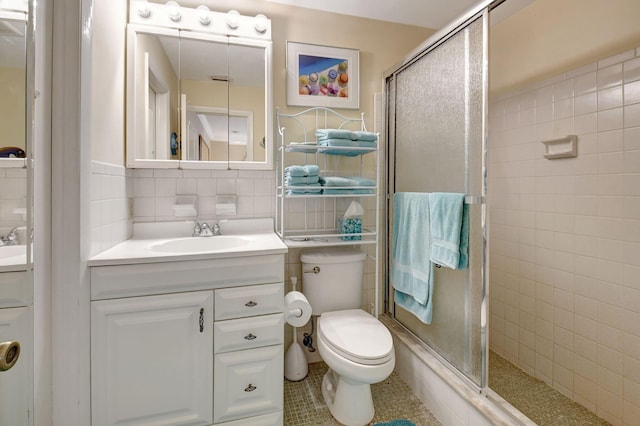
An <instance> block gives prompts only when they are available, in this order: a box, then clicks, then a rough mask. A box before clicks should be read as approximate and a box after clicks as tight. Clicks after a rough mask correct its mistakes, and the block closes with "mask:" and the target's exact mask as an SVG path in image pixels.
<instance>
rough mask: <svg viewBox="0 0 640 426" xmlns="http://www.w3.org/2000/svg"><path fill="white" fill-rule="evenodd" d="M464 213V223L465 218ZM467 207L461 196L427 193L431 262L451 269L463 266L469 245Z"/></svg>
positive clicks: (465, 263) (464, 265)
mask: <svg viewBox="0 0 640 426" xmlns="http://www.w3.org/2000/svg"><path fill="white" fill-rule="evenodd" d="M465 211H466V220H464V219H465ZM468 216H469V213H468V206H467V207H466V208H465V204H464V194H456V193H447V192H433V193H431V194H429V218H430V222H431V250H430V256H429V258H430V259H431V261H432V262H433V263H437V264H439V265H442V266H447V267H449V268H451V269H463V268H466V267H467V260H468V255H467V248H468V246H469V224H468V222H469V220H468Z"/></svg>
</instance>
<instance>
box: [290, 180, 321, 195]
mask: <svg viewBox="0 0 640 426" xmlns="http://www.w3.org/2000/svg"><path fill="white" fill-rule="evenodd" d="M320 193H322V187H321V186H320V184H319V183H311V184H308V185H293V186H291V187H289V189H287V195H303V194H320Z"/></svg>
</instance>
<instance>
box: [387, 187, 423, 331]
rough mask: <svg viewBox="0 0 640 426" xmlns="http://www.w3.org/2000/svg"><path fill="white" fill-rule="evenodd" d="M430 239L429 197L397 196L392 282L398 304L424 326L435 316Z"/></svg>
mask: <svg viewBox="0 0 640 426" xmlns="http://www.w3.org/2000/svg"><path fill="white" fill-rule="evenodd" d="M430 240H431V238H430V223H429V194H426V193H416V192H398V193H396V194H395V195H394V198H393V241H392V242H393V246H392V262H391V283H392V284H393V287H394V294H395V301H396V303H398V304H399V305H400V306H402V307H403V308H405V309H406V310H408V311H409V312H411V313H413V314H414V315H415V316H416V317H417V318H418V319H420V321H422V322H424V323H425V324H430V323H431V317H432V295H433V263H432V262H431V261H430V260H429V250H430ZM398 293H401V294H398Z"/></svg>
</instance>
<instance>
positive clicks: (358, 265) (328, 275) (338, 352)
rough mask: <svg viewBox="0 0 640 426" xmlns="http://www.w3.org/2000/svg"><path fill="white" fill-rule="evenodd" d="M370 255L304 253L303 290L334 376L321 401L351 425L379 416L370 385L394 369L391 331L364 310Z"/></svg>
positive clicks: (336, 251) (337, 250) (326, 378)
mask: <svg viewBox="0 0 640 426" xmlns="http://www.w3.org/2000/svg"><path fill="white" fill-rule="evenodd" d="M365 257H366V256H365V254H364V253H362V252H361V251H359V250H357V249H352V248H324V249H318V250H309V251H304V252H302V254H301V255H300V260H301V262H302V272H303V279H302V290H303V293H304V295H305V296H306V297H307V299H308V300H309V303H310V304H311V309H312V311H313V314H314V315H320V318H319V319H318V327H317V331H318V338H317V343H318V349H319V351H320V356H321V357H322V359H323V361H324V362H325V363H326V364H327V365H328V366H329V371H327V373H326V374H325V375H324V377H323V379H322V396H323V398H324V401H325V403H326V404H327V406H328V407H329V411H330V412H331V415H332V416H333V417H334V418H335V419H336V420H337V421H339V422H340V423H342V424H345V425H348V426H363V425H366V424H368V423H369V422H370V421H371V419H373V415H374V407H373V399H372V398H371V384H373V383H378V382H381V381H382V380H384V379H386V378H387V377H389V375H390V374H391V372H392V371H393V368H394V367H395V354H394V351H393V339H392V338H391V333H389V330H387V328H386V327H385V326H384V325H383V324H382V323H381V322H380V321H378V320H377V319H376V318H375V317H374V316H372V315H370V314H368V313H367V312H365V311H363V310H362V309H360V307H361V306H362V278H363V269H364V260H365Z"/></svg>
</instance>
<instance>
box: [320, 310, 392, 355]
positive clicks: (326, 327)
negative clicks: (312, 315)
mask: <svg viewBox="0 0 640 426" xmlns="http://www.w3.org/2000/svg"><path fill="white" fill-rule="evenodd" d="M318 334H319V335H320V338H322V339H323V340H324V342H325V343H326V344H327V346H329V347H330V348H331V349H333V350H334V351H335V352H337V353H339V354H340V355H342V356H343V357H345V358H347V359H349V360H351V361H353V362H357V363H359V364H367V365H377V364H383V363H385V362H387V361H388V360H390V359H391V358H392V357H393V339H392V338H391V333H389V330H387V328H386V327H385V326H384V325H382V323H381V322H380V321H378V320H377V319H376V318H374V317H373V316H371V315H369V314H368V313H366V312H365V311H363V310H361V309H351V310H346V311H334V312H325V313H324V314H322V316H321V317H320V321H319V322H318Z"/></svg>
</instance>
